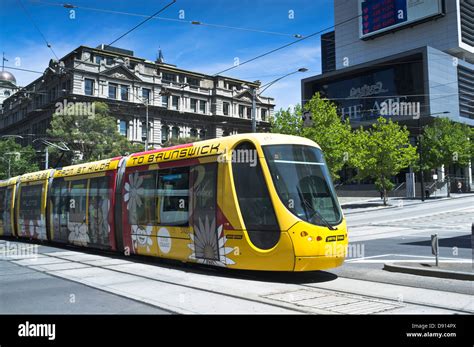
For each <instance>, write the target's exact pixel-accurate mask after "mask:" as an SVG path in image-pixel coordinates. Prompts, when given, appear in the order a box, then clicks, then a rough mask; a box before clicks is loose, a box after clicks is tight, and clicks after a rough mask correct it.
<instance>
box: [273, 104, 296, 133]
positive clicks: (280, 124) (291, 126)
mask: <svg viewBox="0 0 474 347" xmlns="http://www.w3.org/2000/svg"><path fill="white" fill-rule="evenodd" d="M270 126H271V132H272V133H277V134H286V135H296V136H302V133H303V120H302V109H301V105H299V104H298V105H296V106H295V108H294V109H293V110H291V109H290V108H288V109H286V110H284V109H282V108H281V109H280V111H278V112H276V114H275V115H274V116H273V117H272V118H270Z"/></svg>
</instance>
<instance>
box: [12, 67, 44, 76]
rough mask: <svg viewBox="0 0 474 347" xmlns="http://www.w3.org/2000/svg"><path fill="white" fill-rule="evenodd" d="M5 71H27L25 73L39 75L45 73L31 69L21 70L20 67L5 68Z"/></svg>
mask: <svg viewBox="0 0 474 347" xmlns="http://www.w3.org/2000/svg"><path fill="white" fill-rule="evenodd" d="M5 69H8V70H19V71H25V72H32V73H37V74H41V75H42V74H44V71H43V72H41V71H35V70H29V69H20V68H19V67H12V66H5Z"/></svg>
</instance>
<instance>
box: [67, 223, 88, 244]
mask: <svg viewBox="0 0 474 347" xmlns="http://www.w3.org/2000/svg"><path fill="white" fill-rule="evenodd" d="M67 228H68V230H69V231H70V233H69V236H68V240H69V242H70V243H72V244H74V245H77V246H87V244H88V243H89V242H90V238H89V235H88V234H87V225H86V224H85V223H74V222H68V224H67Z"/></svg>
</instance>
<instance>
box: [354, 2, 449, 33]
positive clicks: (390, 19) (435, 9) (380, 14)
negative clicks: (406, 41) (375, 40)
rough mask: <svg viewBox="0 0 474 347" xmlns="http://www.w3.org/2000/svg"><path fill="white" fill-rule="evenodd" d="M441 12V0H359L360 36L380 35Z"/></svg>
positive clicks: (438, 14)
mask: <svg viewBox="0 0 474 347" xmlns="http://www.w3.org/2000/svg"><path fill="white" fill-rule="evenodd" d="M442 14H443V0H359V15H360V17H359V18H360V19H359V22H360V26H359V27H360V38H362V39H368V38H370V37H374V36H378V35H381V34H382V33H384V32H387V31H394V30H398V29H399V28H401V27H404V26H407V25H413V23H416V22H421V21H426V20H428V19H431V18H433V17H436V16H440V15H442Z"/></svg>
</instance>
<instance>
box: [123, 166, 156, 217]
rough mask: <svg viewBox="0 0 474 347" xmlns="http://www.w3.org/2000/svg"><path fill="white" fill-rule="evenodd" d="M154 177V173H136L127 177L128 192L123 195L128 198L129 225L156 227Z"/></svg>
mask: <svg viewBox="0 0 474 347" xmlns="http://www.w3.org/2000/svg"><path fill="white" fill-rule="evenodd" d="M156 177H157V172H156V171H144V172H136V173H134V174H130V175H129V179H130V182H129V186H128V187H129V190H128V191H127V190H126V194H125V195H126V197H129V199H128V217H129V221H130V224H138V225H156V224H157V223H158V219H157V214H156ZM126 187H127V185H126ZM127 194H128V195H127Z"/></svg>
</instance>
